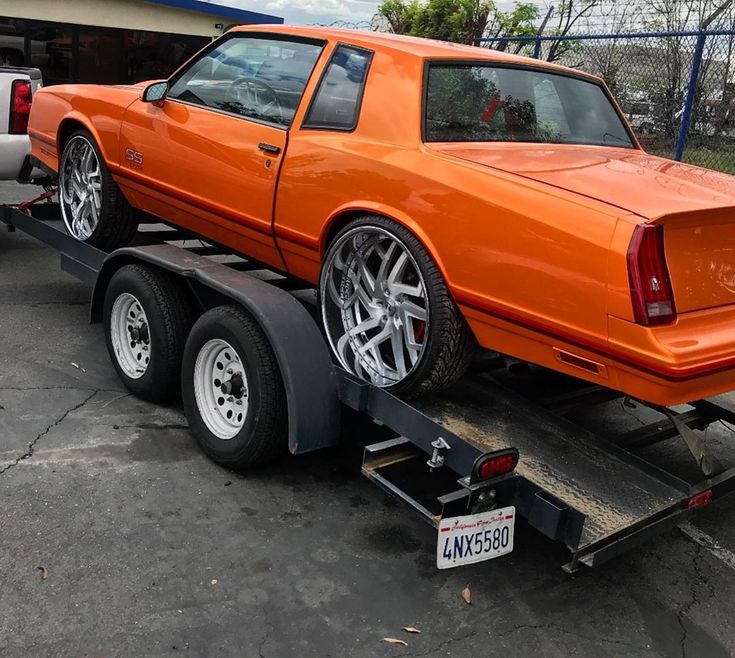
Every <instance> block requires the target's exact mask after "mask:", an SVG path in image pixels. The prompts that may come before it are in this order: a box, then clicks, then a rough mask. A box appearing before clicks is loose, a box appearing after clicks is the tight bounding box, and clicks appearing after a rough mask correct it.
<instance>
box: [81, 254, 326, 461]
mask: <svg viewBox="0 0 735 658" xmlns="http://www.w3.org/2000/svg"><path fill="white" fill-rule="evenodd" d="M135 262H145V263H149V264H151V265H153V266H155V267H160V268H162V269H165V270H168V271H170V272H174V273H176V274H178V275H180V276H181V277H183V278H184V280H185V281H186V283H187V284H188V286H189V287H190V288H191V290H192V292H193V295H194V297H195V299H196V300H197V301H198V303H199V304H200V306H201V310H202V311H204V310H206V309H207V308H211V307H212V306H218V305H220V304H223V303H227V302H228V301H232V302H235V303H237V304H240V305H241V306H242V307H243V308H244V309H245V310H246V311H248V312H249V313H250V314H251V315H252V316H253V318H255V320H256V321H257V322H258V324H259V325H260V327H261V328H262V329H263V332H264V333H265V335H266V336H267V337H268V340H269V341H270V344H271V346H272V348H273V352H274V353H275V356H276V360H277V361H278V365H279V367H280V369H281V375H282V378H283V385H284V388H285V390H286V400H287V406H288V426H289V430H288V433H289V449H290V451H291V452H292V453H293V454H298V453H304V452H310V451H312V450H317V449H319V448H324V447H327V446H332V445H336V444H337V442H338V438H339V429H340V428H339V425H340V406H339V401H338V392H337V376H336V373H335V371H334V367H333V365H332V360H331V357H330V354H329V351H328V349H327V345H326V343H325V341H324V338H323V337H322V334H321V331H320V330H319V328H318V326H317V324H316V322H315V321H314V320H313V318H312V317H311V315H310V314H309V312H308V311H307V310H306V309H305V308H304V307H303V306H302V304H300V303H299V302H298V301H297V300H296V299H295V298H294V297H293V296H292V295H290V294H289V293H287V292H285V291H283V290H281V289H279V288H276V287H275V286H273V285H271V284H268V283H266V282H265V281H261V280H260V279H256V278H255V277H252V276H248V275H247V274H244V273H242V272H238V271H236V270H233V269H232V268H229V267H227V266H226V265H223V264H221V263H216V262H214V261H211V260H209V259H206V258H203V257H201V256H197V255H195V254H191V253H189V252H188V251H186V250H184V249H181V248H179V247H175V246H173V245H168V244H160V245H151V246H145V247H125V248H122V249H118V250H116V251H114V252H113V253H111V254H110V255H109V256H108V257H107V258H106V259H105V261H104V263H103V265H102V268H101V270H100V272H99V275H98V276H97V279H96V281H95V285H94V291H93V293H92V303H91V318H90V319H91V321H92V322H101V321H102V307H103V303H104V298H105V292H106V290H107V285H108V284H109V282H110V279H111V278H112V275H113V274H114V273H115V272H116V271H117V270H118V269H120V268H121V267H123V266H124V265H127V264H129V263H135Z"/></svg>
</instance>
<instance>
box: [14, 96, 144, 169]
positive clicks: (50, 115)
mask: <svg viewBox="0 0 735 658" xmlns="http://www.w3.org/2000/svg"><path fill="white" fill-rule="evenodd" d="M138 94H139V90H138V89H137V88H135V87H104V86H100V85H57V86H53V87H46V88H44V89H41V90H39V91H38V93H37V94H36V95H35V97H34V99H33V105H32V106H31V117H30V122H29V126H28V133H29V135H30V137H31V152H32V154H33V155H34V156H36V157H37V158H38V159H39V160H41V162H43V163H44V164H46V165H47V166H49V167H51V169H53V170H54V171H58V168H59V158H60V155H61V151H62V149H63V144H62V143H61V139H60V138H61V137H62V133H64V134H67V135H68V134H69V133H71V132H73V130H75V129H76V126H74V125H73V124H77V125H78V126H80V127H84V128H86V129H87V130H88V131H89V132H91V133H92V136H93V137H94V138H95V140H96V142H97V145H98V146H99V148H100V150H101V151H102V155H103V157H104V159H105V161H106V162H107V164H108V165H111V166H112V167H113V168H114V167H115V166H116V165H117V164H118V162H119V153H118V141H119V136H120V125H121V123H122V116H123V114H124V112H125V109H126V108H127V107H128V105H130V103H132V102H133V101H134V100H135V99H136V98H137V97H138Z"/></svg>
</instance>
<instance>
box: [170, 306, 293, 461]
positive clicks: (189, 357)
mask: <svg viewBox="0 0 735 658" xmlns="http://www.w3.org/2000/svg"><path fill="white" fill-rule="evenodd" d="M181 386H182V391H181V392H182V398H183V401H184V413H185V414H186V418H187V420H188V421H189V426H190V428H191V432H192V434H193V435H194V438H195V439H196V441H197V443H198V444H199V446H200V448H201V449H202V451H203V452H204V453H205V454H206V455H207V456H208V457H210V458H211V459H212V460H213V461H215V462H217V463H218V464H221V465H223V466H226V467H228V468H233V469H244V468H249V467H253V466H257V465H260V464H263V463H265V462H268V461H271V460H273V459H275V458H276V457H278V456H279V455H280V454H281V453H283V452H284V450H285V449H286V446H287V444H288V411H287V404H286V393H285V390H284V386H283V381H282V379H281V371H280V368H279V367H278V362H277V360H276V356H275V354H274V353H273V349H272V347H271V345H270V342H269V341H268V338H267V337H266V335H265V333H264V332H263V330H262V329H261V327H260V326H259V325H258V323H257V322H256V321H255V320H254V319H253V318H252V316H250V315H249V314H248V313H247V312H246V311H245V310H244V309H242V308H241V307H239V306H234V305H232V306H229V305H228V306H218V307H216V308H213V309H211V310H209V311H207V312H206V313H205V314H204V315H202V316H201V317H200V318H199V319H198V320H197V321H196V323H195V324H194V327H193V328H192V330H191V333H190V334H189V339H188V340H187V341H186V348H185V350H184V360H183V366H182V374H181Z"/></svg>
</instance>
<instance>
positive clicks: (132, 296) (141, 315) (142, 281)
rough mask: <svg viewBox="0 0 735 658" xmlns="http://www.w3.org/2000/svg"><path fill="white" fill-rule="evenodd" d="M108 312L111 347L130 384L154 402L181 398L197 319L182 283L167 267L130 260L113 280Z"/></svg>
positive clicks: (107, 296)
mask: <svg viewBox="0 0 735 658" xmlns="http://www.w3.org/2000/svg"><path fill="white" fill-rule="evenodd" d="M103 317H104V323H105V339H106V341H107V351H108V352H109V354H110V358H111V359H112V363H113V365H114V366H115V370H116V371H117V374H118V375H119V377H120V379H121V380H122V381H123V383H124V384H125V386H126V387H127V388H128V389H129V390H130V391H131V392H132V393H133V394H134V395H136V396H137V397H139V398H141V399H143V400H148V401H150V402H163V401H166V400H172V399H176V398H177V397H178V396H179V393H180V390H181V387H180V380H181V360H182V357H183V354H184V346H185V345H186V337H187V335H188V333H189V329H191V326H192V324H193V323H194V312H193V310H192V306H191V301H190V299H189V297H188V295H187V291H186V288H185V287H184V285H183V283H182V282H181V281H180V280H178V279H177V277H176V276H175V275H173V274H171V273H170V272H166V271H164V270H158V269H156V268H153V267H150V266H147V265H139V264H134V265H126V266H124V267H122V268H120V269H119V270H118V271H117V272H115V274H114V275H113V276H112V279H111V280H110V283H109V285H108V287H107V291H106V293H105V301H104V307H103Z"/></svg>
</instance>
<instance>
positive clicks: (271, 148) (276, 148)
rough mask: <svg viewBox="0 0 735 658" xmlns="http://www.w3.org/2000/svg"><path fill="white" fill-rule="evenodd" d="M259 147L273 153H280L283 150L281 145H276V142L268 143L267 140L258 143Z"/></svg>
mask: <svg viewBox="0 0 735 658" xmlns="http://www.w3.org/2000/svg"><path fill="white" fill-rule="evenodd" d="M258 148H259V149H260V150H261V151H265V152H266V153H271V154H273V155H278V154H279V153H280V152H281V148H280V147H279V146H275V145H274V144H266V143H265V142H261V143H260V144H258Z"/></svg>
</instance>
